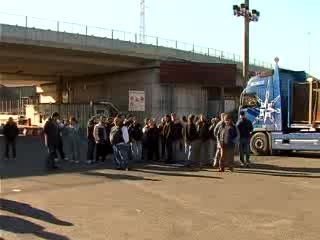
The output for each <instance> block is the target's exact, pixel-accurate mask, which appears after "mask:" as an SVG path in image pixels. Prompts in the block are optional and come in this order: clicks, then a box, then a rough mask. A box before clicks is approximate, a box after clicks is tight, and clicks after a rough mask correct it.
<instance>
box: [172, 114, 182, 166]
mask: <svg viewBox="0 0 320 240" xmlns="http://www.w3.org/2000/svg"><path fill="white" fill-rule="evenodd" d="M171 121H172V124H171V135H172V158H173V159H172V160H173V162H177V161H179V160H182V159H181V158H182V157H181V155H182V152H183V125H182V123H181V121H180V120H179V119H178V118H177V115H176V114H175V113H172V114H171Z"/></svg>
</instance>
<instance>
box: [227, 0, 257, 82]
mask: <svg viewBox="0 0 320 240" xmlns="http://www.w3.org/2000/svg"><path fill="white" fill-rule="evenodd" d="M233 15H234V16H237V17H241V16H242V17H244V54H243V55H244V56H243V58H244V60H243V79H244V82H245V83H246V82H247V81H248V80H249V79H248V78H249V23H250V22H258V21H259V18H260V12H259V11H257V10H256V9H252V10H251V11H250V9H249V0H245V3H242V4H240V6H238V5H233Z"/></svg>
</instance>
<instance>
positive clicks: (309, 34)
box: [308, 32, 311, 76]
mask: <svg viewBox="0 0 320 240" xmlns="http://www.w3.org/2000/svg"><path fill="white" fill-rule="evenodd" d="M308 38H309V39H308V40H309V70H308V73H309V76H310V75H311V32H308Z"/></svg>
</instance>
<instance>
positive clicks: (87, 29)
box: [86, 26, 88, 36]
mask: <svg viewBox="0 0 320 240" xmlns="http://www.w3.org/2000/svg"><path fill="white" fill-rule="evenodd" d="M86 36H88V26H86Z"/></svg>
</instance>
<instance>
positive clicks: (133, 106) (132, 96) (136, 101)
mask: <svg viewBox="0 0 320 240" xmlns="http://www.w3.org/2000/svg"><path fill="white" fill-rule="evenodd" d="M144 111H145V93H144V91H129V112H144Z"/></svg>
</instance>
